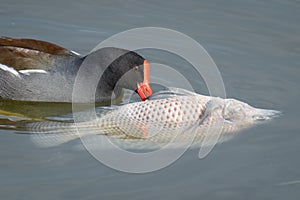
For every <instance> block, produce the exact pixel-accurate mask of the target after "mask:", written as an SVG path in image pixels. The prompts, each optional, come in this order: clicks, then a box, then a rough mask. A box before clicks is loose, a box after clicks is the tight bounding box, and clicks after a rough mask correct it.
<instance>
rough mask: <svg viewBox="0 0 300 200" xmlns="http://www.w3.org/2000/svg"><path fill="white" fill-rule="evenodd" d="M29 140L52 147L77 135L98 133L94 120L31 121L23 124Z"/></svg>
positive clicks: (38, 144)
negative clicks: (70, 121) (29, 136)
mask: <svg viewBox="0 0 300 200" xmlns="http://www.w3.org/2000/svg"><path fill="white" fill-rule="evenodd" d="M25 127H26V130H27V131H29V132H30V133H31V140H32V141H33V142H34V143H35V144H36V145H37V146H39V147H54V146H58V145H61V144H64V143H67V142H69V141H71V140H74V139H77V138H79V137H85V136H88V135H93V134H100V131H99V130H98V127H97V124H96V121H91V122H82V123H76V124H75V123H64V122H55V121H45V122H32V123H28V124H26V125H25Z"/></svg>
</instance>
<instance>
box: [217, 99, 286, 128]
mask: <svg viewBox="0 0 300 200" xmlns="http://www.w3.org/2000/svg"><path fill="white" fill-rule="evenodd" d="M280 114H281V112H280V111H276V110H268V109H259V108H255V107H253V106H250V105H249V104H247V103H244V102H241V101H238V100H236V99H225V104H224V107H223V111H222V116H223V118H224V120H225V121H226V122H229V123H235V124H236V125H240V126H249V125H252V124H258V123H262V122H267V121H269V120H271V119H273V118H275V117H278V116H280Z"/></svg>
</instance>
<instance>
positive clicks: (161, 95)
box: [149, 87, 198, 100]
mask: <svg viewBox="0 0 300 200" xmlns="http://www.w3.org/2000/svg"><path fill="white" fill-rule="evenodd" d="M196 95H198V94H197V93H194V92H191V91H188V90H185V89H182V88H175V87H168V88H167V90H161V91H158V92H156V93H154V94H152V95H151V96H150V97H149V100H155V99H165V98H170V97H175V96H196Z"/></svg>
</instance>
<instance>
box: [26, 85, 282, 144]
mask: <svg viewBox="0 0 300 200" xmlns="http://www.w3.org/2000/svg"><path fill="white" fill-rule="evenodd" d="M182 91H184V92H183V95H179V96H171V97H168V98H163V99H154V100H148V101H144V102H136V103H131V104H126V105H123V106H118V107H116V108H114V109H112V110H111V111H109V112H107V113H106V114H105V115H103V116H101V117H99V118H97V119H95V120H93V121H88V122H80V123H76V124H70V123H61V122H38V123H32V124H29V125H28V126H27V127H28V128H29V130H31V131H34V132H35V133H37V134H34V137H33V138H34V141H35V142H36V143H38V144H39V145H40V146H55V145H58V144H61V143H64V142H68V141H70V140H72V139H75V138H78V137H79V136H80V137H85V136H89V135H98V134H99V135H106V136H110V137H111V138H114V140H117V141H118V143H122V142H123V143H124V142H125V143H127V144H128V142H130V145H129V146H130V147H132V146H137V145H138V146H139V147H141V146H143V145H145V144H151V145H153V146H155V145H157V144H166V143H169V142H177V143H180V142H181V141H182V142H185V141H190V140H194V142H201V141H203V140H204V139H205V138H206V137H211V136H213V135H215V136H216V138H217V139H218V140H219V142H220V141H225V140H228V139H230V138H231V137H232V135H233V134H232V133H236V132H238V131H240V130H242V129H245V128H249V127H251V126H253V125H255V124H257V123H259V122H261V121H265V120H268V119H271V118H273V117H275V116H276V115H278V114H279V112H278V111H274V110H265V109H257V108H254V107H252V106H250V105H248V104H246V103H244V102H241V101H238V100H235V99H222V98H218V97H211V96H204V95H200V94H196V93H192V92H188V91H185V90H182ZM77 131H78V132H77ZM78 133H79V134H78ZM219 136H221V137H219ZM45 141H47V142H45ZM133 144H134V145H133ZM133 148H134V147H133ZM142 148H143V147H142Z"/></svg>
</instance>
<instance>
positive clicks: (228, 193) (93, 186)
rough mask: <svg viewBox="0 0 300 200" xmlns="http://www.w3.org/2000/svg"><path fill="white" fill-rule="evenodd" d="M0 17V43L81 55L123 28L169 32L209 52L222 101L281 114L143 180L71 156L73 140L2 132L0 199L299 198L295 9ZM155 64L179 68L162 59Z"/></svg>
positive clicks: (187, 7) (4, 12) (13, 8)
mask: <svg viewBox="0 0 300 200" xmlns="http://www.w3.org/2000/svg"><path fill="white" fill-rule="evenodd" d="M0 15H1V17H0V29H1V35H4V36H11V37H28V38H36V39H42V40H46V41H51V42H54V43H57V44H60V45H62V46H64V47H67V48H69V49H72V50H75V51H77V52H80V53H82V54H85V53H88V52H89V51H90V50H91V49H92V48H94V46H95V45H96V44H98V43H99V42H100V41H102V40H104V39H106V38H107V37H109V36H111V35H112V34H115V33H118V32H120V31H125V30H127V29H130V28H137V27H144V26H158V27H166V28H171V29H175V30H177V31H180V32H183V33H185V34H187V35H189V36H191V37H192V38H194V39H195V40H197V41H198V42H199V43H200V44H202V45H203V46H204V47H205V49H206V50H207V51H208V52H209V54H210V55H211V56H212V58H213V59H214V61H215V62H216V64H217V65H218V67H219V70H220V71H221V74H222V77H223V80H224V83H225V87H226V92H227V96H229V97H234V98H236V99H240V100H243V101H245V102H247V103H249V104H251V105H253V106H256V107H262V108H266V109H276V110H281V111H282V112H283V113H284V115H283V116H282V117H281V118H279V119H276V120H275V121H273V122H271V123H268V124H265V125H262V126H258V127H256V128H252V129H250V130H247V131H243V132H242V133H241V134H240V135H239V136H237V137H235V138H234V139H233V140H231V141H229V142H226V143H223V144H218V145H217V146H216V148H214V150H213V152H211V154H209V156H208V157H206V158H205V159H203V160H199V159H198V158H197V155H198V150H197V149H193V150H189V151H187V152H186V153H185V154H184V156H183V157H181V158H180V159H179V160H178V161H177V162H175V163H174V164H172V165H171V166H169V167H167V168H165V169H162V170H159V171H156V172H153V173H148V174H142V175H133V174H126V173H121V172H118V171H115V170H112V169H110V168H108V167H106V166H104V165H102V164H100V163H99V162H98V161H96V160H95V159H94V158H93V157H92V156H90V155H89V154H88V152H86V151H83V150H80V149H78V148H75V147H76V146H78V144H79V143H80V141H74V142H71V143H68V144H66V145H63V146H60V147H55V148H49V149H40V148H38V147H36V146H34V145H33V143H32V142H31V141H30V137H29V136H28V135H20V134H14V131H8V130H1V131H0V137H1V140H0V159H1V162H0V197H1V199H154V198H157V199H272V200H273V199H283V198H284V199H299V197H300V192H299V188H300V183H299V181H300V170H299V166H300V162H299V143H300V135H299V132H300V127H299V121H300V120H299V112H300V106H299V97H300V90H299V84H300V80H299V74H300V67H299V63H300V59H299V58H300V36H299V35H300V27H299V19H300V2H299V1H297V0H273V1H259V0H254V1H240V0H229V1H221V0H213V1H210V0H207V1H206V0H205V1H201V2H199V1H196V0H195V1H177V0H175V1H156V0H153V1H101V2H100V1H90V0H87V1H80V2H74V1H70V0H65V1H58V0H55V1H37V0H29V1H26V2H23V1H16V0H9V1H7V0H3V1H2V2H1V8H0ZM174 42H176V41H174ZM156 59H157V60H161V61H165V62H166V63H168V64H170V65H174V66H177V65H178V63H177V62H175V61H173V60H168V59H166V57H164V54H162V55H161V57H160V56H159V55H158V56H157V57H156ZM183 67H184V66H183ZM187 74H189V75H190V76H191V77H192V76H193V74H192V73H191V72H190V73H189V72H187ZM191 79H192V78H191ZM197 81H198V80H195V83H197ZM198 82H199V85H200V84H202V85H203V83H201V81H198ZM198 90H199V91H198V92H203V93H205V92H206V89H205V88H204V87H199V88H198ZM0 104H3V102H0Z"/></svg>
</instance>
